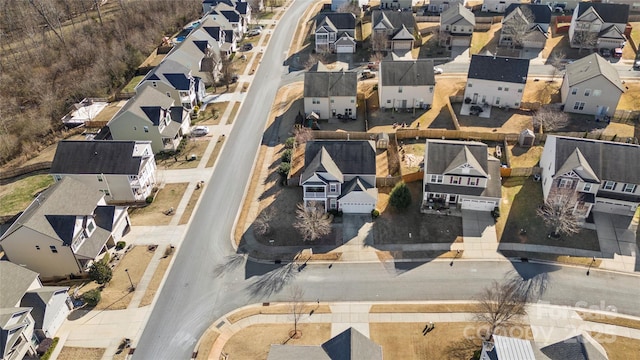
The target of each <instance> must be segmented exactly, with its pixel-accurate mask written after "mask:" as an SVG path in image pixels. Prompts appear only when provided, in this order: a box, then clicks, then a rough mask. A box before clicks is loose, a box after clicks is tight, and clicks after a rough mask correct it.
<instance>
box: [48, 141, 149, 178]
mask: <svg viewBox="0 0 640 360" xmlns="http://www.w3.org/2000/svg"><path fill="white" fill-rule="evenodd" d="M137 144H138V142H136V141H113V140H111V141H106V140H92V141H74V140H62V141H60V142H58V147H57V148H56V154H55V156H54V158H53V162H52V164H51V170H50V171H49V173H51V174H130V175H137V174H138V172H139V171H140V165H141V164H142V157H141V156H134V155H133V154H134V149H135V148H136V146H137ZM144 144H150V142H149V141H145V142H142V143H141V145H144Z"/></svg>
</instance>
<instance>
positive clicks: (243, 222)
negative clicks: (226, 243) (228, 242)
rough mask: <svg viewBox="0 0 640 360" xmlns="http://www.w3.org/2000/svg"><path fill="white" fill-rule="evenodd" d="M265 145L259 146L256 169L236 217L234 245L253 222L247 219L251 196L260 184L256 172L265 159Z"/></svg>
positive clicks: (237, 243)
mask: <svg viewBox="0 0 640 360" xmlns="http://www.w3.org/2000/svg"><path fill="white" fill-rule="evenodd" d="M266 148H267V146H266V145H260V149H259V152H258V160H257V162H256V169H255V170H254V172H253V175H252V176H251V182H250V183H249V189H247V196H246V198H245V200H244V203H243V204H242V209H241V210H240V215H238V224H237V226H236V228H235V230H234V239H235V242H236V245H239V244H240V241H241V240H242V234H244V232H245V231H247V229H248V228H249V225H250V222H253V220H254V219H248V217H249V209H250V208H251V204H252V202H253V195H254V194H255V192H256V191H257V189H258V183H259V182H260V171H259V170H258V169H259V167H260V165H261V164H262V162H263V161H264V158H265V157H266Z"/></svg>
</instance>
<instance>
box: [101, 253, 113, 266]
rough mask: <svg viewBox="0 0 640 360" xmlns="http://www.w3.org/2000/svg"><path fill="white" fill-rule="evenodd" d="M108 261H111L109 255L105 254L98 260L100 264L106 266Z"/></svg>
mask: <svg viewBox="0 0 640 360" xmlns="http://www.w3.org/2000/svg"><path fill="white" fill-rule="evenodd" d="M109 260H111V254H109V253H106V254H104V256H103V257H102V259H100V262H101V263H103V264H108V263H109Z"/></svg>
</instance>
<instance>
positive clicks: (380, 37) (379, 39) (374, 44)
mask: <svg viewBox="0 0 640 360" xmlns="http://www.w3.org/2000/svg"><path fill="white" fill-rule="evenodd" d="M388 47H389V37H388V36H387V33H386V32H385V31H374V32H373V33H372V34H371V49H372V50H373V51H387V48H388Z"/></svg>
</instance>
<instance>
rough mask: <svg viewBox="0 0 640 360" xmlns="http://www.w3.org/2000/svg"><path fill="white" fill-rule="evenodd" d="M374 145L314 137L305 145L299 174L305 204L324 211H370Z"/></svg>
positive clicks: (373, 190)
mask: <svg viewBox="0 0 640 360" xmlns="http://www.w3.org/2000/svg"><path fill="white" fill-rule="evenodd" d="M375 184H376V148H375V143H374V142H373V141H361V140H352V141H344V140H335V141H334V140H317V141H309V142H307V144H306V147H305V154H304V172H303V173H302V175H301V176H300V186H302V188H303V195H302V197H303V200H304V204H305V205H306V206H309V205H310V204H311V203H322V205H323V206H324V209H325V210H326V211H329V210H338V211H342V212H344V213H363V214H367V213H371V211H372V210H374V209H375V207H376V202H377V200H378V190H377V189H376V187H375Z"/></svg>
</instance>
